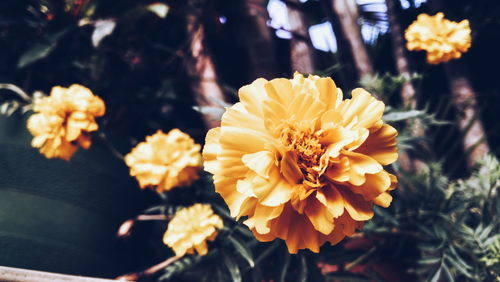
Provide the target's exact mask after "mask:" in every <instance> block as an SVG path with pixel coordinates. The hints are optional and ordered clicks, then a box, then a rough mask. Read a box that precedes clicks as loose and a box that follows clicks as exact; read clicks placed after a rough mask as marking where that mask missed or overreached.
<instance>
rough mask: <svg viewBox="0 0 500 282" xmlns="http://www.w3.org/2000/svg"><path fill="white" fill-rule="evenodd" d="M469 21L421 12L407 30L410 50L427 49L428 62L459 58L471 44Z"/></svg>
mask: <svg viewBox="0 0 500 282" xmlns="http://www.w3.org/2000/svg"><path fill="white" fill-rule="evenodd" d="M470 33H471V30H470V27H469V21H468V20H463V21H461V22H459V23H458V22H454V21H450V20H447V19H445V18H444V14H443V13H437V14H436V15H434V16H429V15H427V14H420V15H419V16H418V17H417V20H416V21H414V22H413V23H412V24H411V25H410V26H409V27H408V28H407V29H406V32H405V38H406V40H407V44H406V47H407V48H408V50H410V51H422V50H424V51H426V52H427V62H429V63H430V64H438V63H441V62H447V61H449V60H451V59H458V58H460V57H461V56H462V53H465V52H467V50H468V49H469V48H470V45H471V36H470Z"/></svg>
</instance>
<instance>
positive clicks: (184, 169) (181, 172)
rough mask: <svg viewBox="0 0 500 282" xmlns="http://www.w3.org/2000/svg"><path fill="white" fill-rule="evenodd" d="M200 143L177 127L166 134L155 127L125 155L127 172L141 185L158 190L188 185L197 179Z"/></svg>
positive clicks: (199, 162)
mask: <svg viewBox="0 0 500 282" xmlns="http://www.w3.org/2000/svg"><path fill="white" fill-rule="evenodd" d="M200 149H201V146H200V145H198V144H195V143H194V140H193V139H192V138H191V137H190V136H189V135H187V134H186V133H184V132H182V131H180V130H179V129H172V130H171V131H170V132H169V133H168V134H165V133H163V132H162V131H160V130H158V131H157V132H156V133H155V134H153V135H151V136H148V137H146V141H145V142H141V143H139V144H138V145H137V146H136V147H135V148H134V149H132V151H131V152H130V153H128V154H127V155H126V156H125V162H126V163H127V165H128V166H129V167H130V175H132V176H135V178H136V179H137V180H138V181H139V185H140V186H141V188H146V187H150V186H156V190H157V191H158V192H163V191H168V190H170V189H172V188H174V187H177V186H187V185H190V184H191V183H192V182H193V181H194V180H196V179H198V170H199V169H200V168H201V165H202V164H201V154H200Z"/></svg>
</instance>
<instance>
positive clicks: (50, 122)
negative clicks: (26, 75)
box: [27, 84, 105, 160]
mask: <svg viewBox="0 0 500 282" xmlns="http://www.w3.org/2000/svg"><path fill="white" fill-rule="evenodd" d="M33 110H34V112H35V113H34V114H33V115H31V116H30V118H29V119H28V125H27V126H28V129H29V131H30V132H31V134H32V135H33V136H34V138H33V140H32V142H31V145H32V146H33V147H35V148H40V152H41V153H42V154H44V155H45V156H46V157H47V158H61V159H64V160H69V159H70V158H71V157H72V156H73V154H74V153H75V152H76V150H77V149H78V146H81V147H83V148H85V149H87V148H89V147H90V145H91V143H92V141H91V139H90V134H89V133H90V132H92V131H96V130H97V129H98V128H99V126H98V125H97V123H96V121H95V117H100V116H102V115H104V111H105V106H104V102H103V101H102V100H101V99H100V98H99V97H97V96H94V94H92V92H91V91H90V90H89V89H88V88H86V87H84V86H81V85H78V84H73V85H71V86H70V87H69V88H64V87H60V86H56V87H54V88H52V91H51V92H50V96H48V97H44V98H41V99H39V100H37V101H35V104H34V109H33Z"/></svg>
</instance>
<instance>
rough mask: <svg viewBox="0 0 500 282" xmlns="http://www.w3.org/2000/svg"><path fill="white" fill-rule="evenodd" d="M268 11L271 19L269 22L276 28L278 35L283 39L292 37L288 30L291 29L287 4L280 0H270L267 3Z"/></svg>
mask: <svg viewBox="0 0 500 282" xmlns="http://www.w3.org/2000/svg"><path fill="white" fill-rule="evenodd" d="M267 12H268V13H269V17H270V18H271V20H270V21H269V22H268V23H267V25H269V26H270V27H272V28H274V29H276V36H278V37H279V38H283V39H290V38H292V34H291V33H290V32H289V31H287V30H289V29H290V22H289V21H288V13H287V10H286V4H285V3H283V2H281V1H280V0H270V1H269V3H268V4H267Z"/></svg>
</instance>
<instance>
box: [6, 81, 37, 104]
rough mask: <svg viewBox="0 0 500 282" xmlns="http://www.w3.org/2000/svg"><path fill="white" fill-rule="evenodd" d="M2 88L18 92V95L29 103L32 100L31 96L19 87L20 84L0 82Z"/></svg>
mask: <svg viewBox="0 0 500 282" xmlns="http://www.w3.org/2000/svg"><path fill="white" fill-rule="evenodd" d="M0 89H6V90H10V91H12V92H14V93H16V94H17V96H19V97H21V98H22V99H23V100H24V101H25V102H27V103H31V102H32V99H31V97H30V96H29V95H28V94H27V93H26V92H24V90H22V89H21V88H19V87H18V86H16V85H14V84H10V83H0Z"/></svg>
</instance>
